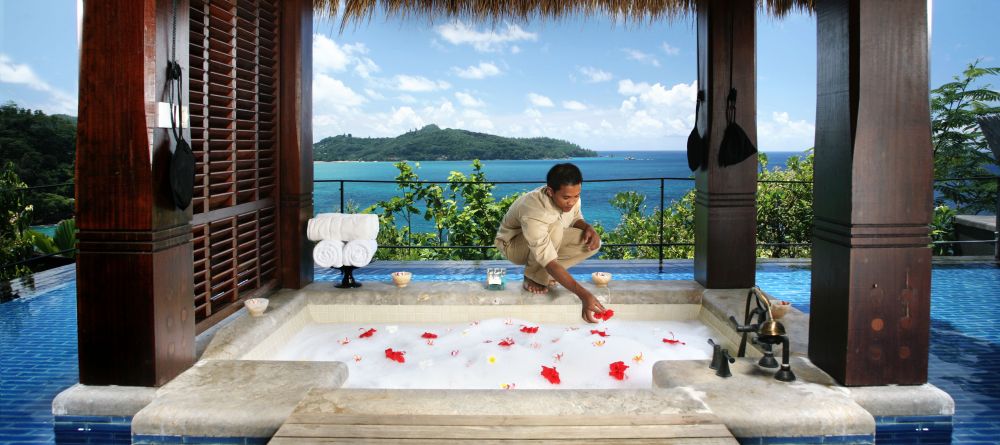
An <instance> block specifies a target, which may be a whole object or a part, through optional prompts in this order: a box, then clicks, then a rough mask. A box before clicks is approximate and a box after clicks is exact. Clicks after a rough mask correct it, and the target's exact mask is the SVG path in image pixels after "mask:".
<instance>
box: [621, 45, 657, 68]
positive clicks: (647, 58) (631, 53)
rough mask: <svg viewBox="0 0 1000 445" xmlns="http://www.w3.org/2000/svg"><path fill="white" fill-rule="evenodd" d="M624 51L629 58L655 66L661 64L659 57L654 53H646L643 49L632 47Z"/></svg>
mask: <svg viewBox="0 0 1000 445" xmlns="http://www.w3.org/2000/svg"><path fill="white" fill-rule="evenodd" d="M622 51H624V52H625V55H626V57H628V59H629V60H635V61H637V62H640V63H647V64H650V65H653V66H660V61H659V59H657V58H656V57H655V56H653V55H652V54H646V53H644V52H642V51H639V50H637V49H631V48H624V49H622Z"/></svg>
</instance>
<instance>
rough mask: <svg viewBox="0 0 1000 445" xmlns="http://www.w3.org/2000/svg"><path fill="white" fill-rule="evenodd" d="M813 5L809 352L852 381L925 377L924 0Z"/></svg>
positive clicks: (927, 177) (927, 134) (927, 157)
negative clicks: (813, 166) (814, 53)
mask: <svg viewBox="0 0 1000 445" xmlns="http://www.w3.org/2000/svg"><path fill="white" fill-rule="evenodd" d="M816 8H817V17H818V23H817V34H818V38H817V46H818V50H817V55H818V58H819V63H818V70H817V73H818V76H819V81H818V86H817V100H816V107H817V112H816V158H815V159H816V169H815V192H814V204H813V209H814V212H815V218H816V219H815V231H814V248H813V262H812V302H811V307H810V312H811V317H810V325H809V358H810V359H812V361H813V362H814V363H816V364H817V365H818V366H820V367H821V368H823V369H824V370H825V371H826V372H828V373H829V374H830V375H832V376H833V377H835V378H836V379H837V380H838V381H840V382H841V383H843V384H845V385H849V386H859V385H886V384H904V385H913V384H921V383H924V382H926V381H927V352H928V351H927V347H928V336H929V323H930V290H931V287H930V284H931V281H930V278H931V275H930V273H931V249H930V247H929V243H930V237H929V234H928V224H929V223H930V221H931V214H932V210H931V207H932V192H931V189H932V167H933V160H932V150H931V128H930V110H929V105H928V100H927V97H928V94H929V91H928V41H927V5H926V3H925V2H915V1H910V0H886V1H880V2H866V1H859V0H823V1H818V2H817V4H816Z"/></svg>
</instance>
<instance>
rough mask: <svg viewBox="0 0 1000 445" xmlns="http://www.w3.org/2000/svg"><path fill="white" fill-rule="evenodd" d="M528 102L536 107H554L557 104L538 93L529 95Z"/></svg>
mask: <svg viewBox="0 0 1000 445" xmlns="http://www.w3.org/2000/svg"><path fill="white" fill-rule="evenodd" d="M528 100H529V101H530V102H531V104H532V105H534V106H536V107H554V106H556V104H554V103H552V99H549V98H548V97H545V96H542V95H541V94H537V93H528Z"/></svg>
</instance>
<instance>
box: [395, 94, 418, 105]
mask: <svg viewBox="0 0 1000 445" xmlns="http://www.w3.org/2000/svg"><path fill="white" fill-rule="evenodd" d="M396 100H398V101H400V102H402V103H404V104H415V103H417V98H416V97H413V96H411V95H409V94H400V95H399V96H396Z"/></svg>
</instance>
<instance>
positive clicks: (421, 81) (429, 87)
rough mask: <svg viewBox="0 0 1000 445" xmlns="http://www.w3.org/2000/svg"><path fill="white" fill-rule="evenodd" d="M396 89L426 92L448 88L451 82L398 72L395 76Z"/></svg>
mask: <svg viewBox="0 0 1000 445" xmlns="http://www.w3.org/2000/svg"><path fill="white" fill-rule="evenodd" d="M394 79H395V81H396V89H398V90H400V91H411V92H415V93H425V92H428V91H438V90H447V89H448V88H451V84H449V83H448V82H445V81H443V80H437V81H435V80H431V79H428V78H426V77H423V76H408V75H405V74H398V75H396V77H395V78H394Z"/></svg>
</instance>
